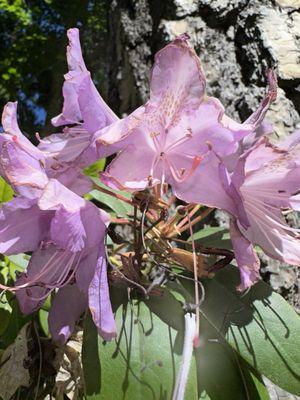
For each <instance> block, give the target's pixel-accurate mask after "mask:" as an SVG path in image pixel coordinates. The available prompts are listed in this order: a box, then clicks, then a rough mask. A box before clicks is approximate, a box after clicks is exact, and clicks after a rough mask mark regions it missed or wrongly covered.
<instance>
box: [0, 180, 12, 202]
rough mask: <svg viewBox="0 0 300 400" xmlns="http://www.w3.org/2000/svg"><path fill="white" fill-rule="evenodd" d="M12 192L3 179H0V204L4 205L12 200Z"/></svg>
mask: <svg viewBox="0 0 300 400" xmlns="http://www.w3.org/2000/svg"><path fill="white" fill-rule="evenodd" d="M13 194H14V192H13V190H12V188H11V187H10V186H9V184H8V183H6V182H5V180H4V179H3V178H0V203H5V202H7V201H9V200H11V199H12V198H13Z"/></svg>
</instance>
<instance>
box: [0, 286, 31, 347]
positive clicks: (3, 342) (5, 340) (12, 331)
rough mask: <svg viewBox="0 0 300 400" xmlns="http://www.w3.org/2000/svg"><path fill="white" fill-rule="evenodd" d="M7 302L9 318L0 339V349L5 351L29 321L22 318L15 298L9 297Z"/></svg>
mask: <svg viewBox="0 0 300 400" xmlns="http://www.w3.org/2000/svg"><path fill="white" fill-rule="evenodd" d="M8 296H10V297H11V299H10V300H9V304H10V307H11V308H12V312H11V317H10V319H9V322H8V324H7V327H6V329H5V331H4V332H3V334H1V337H0V348H2V349H5V348H7V346H9V345H10V344H11V343H13V341H14V340H15V339H16V337H17V336H18V333H19V332H20V330H21V328H22V327H23V326H24V325H25V324H26V323H27V322H28V321H29V320H30V317H24V316H23V315H22V313H21V311H20V309H19V306H18V302H17V300H16V298H13V297H12V296H11V295H9V294H8V295H7V297H8Z"/></svg>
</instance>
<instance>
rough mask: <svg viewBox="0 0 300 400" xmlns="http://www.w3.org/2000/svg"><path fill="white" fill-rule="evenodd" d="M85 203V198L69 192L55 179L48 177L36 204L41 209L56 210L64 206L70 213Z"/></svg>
mask: <svg viewBox="0 0 300 400" xmlns="http://www.w3.org/2000/svg"><path fill="white" fill-rule="evenodd" d="M85 204H86V202H85V200H84V199H82V198H81V197H79V196H78V195H76V194H75V193H73V192H71V190H69V189H67V188H66V187H65V186H64V185H62V184H61V183H60V182H58V181H57V180H56V179H50V180H49V183H48V184H47V185H46V187H45V189H44V190H43V192H42V195H41V197H40V199H39V201H38V205H39V207H40V208H41V209H42V210H58V209H60V208H64V209H65V210H66V211H68V212H70V213H72V212H77V211H79V210H80V208H82V207H84V206H85Z"/></svg>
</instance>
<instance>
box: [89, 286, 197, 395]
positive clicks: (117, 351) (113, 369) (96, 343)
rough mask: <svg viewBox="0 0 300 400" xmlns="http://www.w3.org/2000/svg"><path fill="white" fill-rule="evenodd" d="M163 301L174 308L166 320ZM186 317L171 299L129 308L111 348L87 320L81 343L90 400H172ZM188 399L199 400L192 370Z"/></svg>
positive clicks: (119, 317)
mask: <svg viewBox="0 0 300 400" xmlns="http://www.w3.org/2000/svg"><path fill="white" fill-rule="evenodd" d="M164 300H165V304H168V305H169V306H171V307H172V308H170V309H169V310H168V313H167V314H166V313H164V312H161V311H160V310H159V309H158V304H159V301H161V303H160V304H161V305H163V304H164ZM177 311H178V312H179V313H180V314H179V315H178V318H176V315H177ZM173 313H174V316H175V318H172V317H170V316H171V315H172V314H173ZM182 313H183V311H182V308H181V307H180V303H179V302H177V301H176V300H175V298H172V296H171V295H170V294H167V293H166V294H165V296H163V298H159V299H157V300H153V301H152V300H149V301H148V302H147V305H146V304H145V303H144V302H132V303H127V304H126V303H125V304H123V305H121V306H120V307H119V308H118V310H117V312H116V321H117V325H118V332H119V336H118V338H117V340H116V341H114V342H110V343H106V342H103V341H102V340H101V339H100V338H99V337H98V336H97V332H96V329H95V327H94V325H93V323H92V321H91V318H90V316H88V317H87V318H86V321H85V331H84V342H83V365H84V375H85V383H86V395H87V399H93V400H99V399H103V400H104V399H114V400H121V399H122V400H126V399H130V400H148V399H149V400H150V399H157V400H164V399H170V398H171V395H172V391H173V387H174V383H175V378H176V373H177V371H178V369H179V366H180V360H181V356H180V352H181V351H182V340H181V339H182V334H183V332H182V331H181V328H182V316H183V314H182ZM177 328H179V331H178V330H177ZM176 338H177V339H176ZM185 399H186V400H194V399H197V379H196V373H195V368H194V366H193V367H192V369H191V372H190V378H189V382H188V386H187V392H186V396H185Z"/></svg>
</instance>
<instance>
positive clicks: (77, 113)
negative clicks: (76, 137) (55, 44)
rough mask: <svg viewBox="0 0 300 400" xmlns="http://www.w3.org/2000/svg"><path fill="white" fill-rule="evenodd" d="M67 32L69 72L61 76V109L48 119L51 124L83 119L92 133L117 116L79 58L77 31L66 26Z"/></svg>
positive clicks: (80, 53) (80, 56) (79, 47)
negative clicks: (62, 79) (59, 112)
mask: <svg viewBox="0 0 300 400" xmlns="http://www.w3.org/2000/svg"><path fill="white" fill-rule="evenodd" d="M67 34H68V38H69V46H68V48H67V60H68V66H69V72H68V73H67V74H66V75H65V83H64V86H63V96H64V104H63V111H62V113H61V114H60V115H58V116H57V117H55V118H53V119H52V123H53V125H54V126H60V125H67V124H74V123H80V122H82V121H83V123H84V127H85V129H86V130H87V131H88V132H90V133H91V132H95V131H96V130H97V129H101V128H103V127H104V126H106V125H108V124H110V123H112V122H113V121H116V120H117V119H118V117H117V116H116V115H115V114H114V112H113V111H112V110H111V109H110V108H109V107H108V106H107V104H106V103H105V102H104V100H103V99H102V97H101V96H100V94H99V93H98V91H97V89H96V88H95V85H94V84H93V82H92V79H91V77H90V73H89V71H88V70H87V68H86V66H85V63H84V61H83V58H82V52H81V46H80V41H79V30H78V29H77V28H73V29H69V30H68V32H67Z"/></svg>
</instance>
